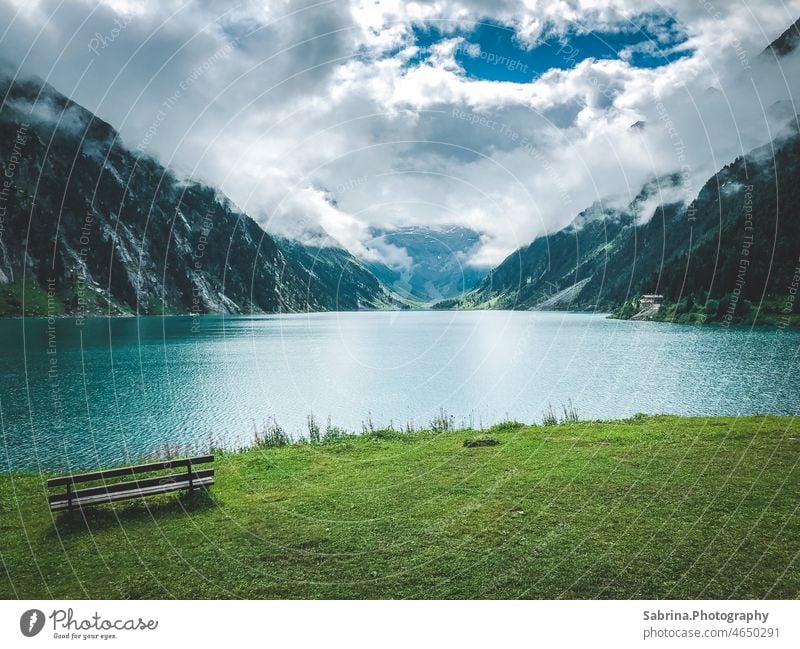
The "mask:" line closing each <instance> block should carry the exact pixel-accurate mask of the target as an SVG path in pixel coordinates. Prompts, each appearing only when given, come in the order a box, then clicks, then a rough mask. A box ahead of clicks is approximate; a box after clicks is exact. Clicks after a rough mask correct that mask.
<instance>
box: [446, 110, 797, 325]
mask: <svg viewBox="0 0 800 649" xmlns="http://www.w3.org/2000/svg"><path fill="white" fill-rule="evenodd" d="M798 177H800V134H798V129H797V123H796V120H793V122H791V123H790V124H789V125H787V128H786V129H785V130H784V131H783V132H782V133H780V134H779V135H778V137H776V138H775V140H774V141H773V142H771V143H769V144H767V145H765V146H763V147H760V148H758V149H755V150H753V151H751V152H750V153H749V154H748V155H746V156H744V157H740V158H738V159H737V160H735V161H734V162H732V163H731V164H729V165H727V166H726V167H724V168H723V169H721V170H720V171H719V172H718V173H716V174H715V175H714V176H713V177H711V178H709V179H708V181H707V182H706V183H705V185H704V186H703V188H702V190H701V191H700V192H699V194H698V196H697V197H696V198H695V199H694V200H693V201H692V202H691V203H690V204H689V205H683V204H681V203H680V202H677V203H676V202H670V201H669V200H666V199H668V197H670V196H674V195H675V194H676V192H674V191H672V190H673V189H675V187H676V184H677V183H678V182H679V178H678V177H676V176H672V177H666V178H659V179H656V180H653V181H652V182H650V183H648V185H647V186H645V187H644V188H642V190H641V192H640V193H639V195H638V196H637V197H636V199H635V200H634V201H633V202H632V203H631V204H630V205H628V206H626V207H625V208H624V209H614V208H611V207H609V206H608V205H603V204H596V205H594V206H592V207H591V208H589V210H586V211H584V212H583V213H581V214H579V215H578V217H576V219H575V220H574V221H573V223H572V224H571V225H570V226H568V227H567V228H565V229H564V230H561V231H560V232H556V233H554V234H551V235H549V236H546V237H541V238H538V239H536V240H535V241H533V243H531V244H530V245H529V246H528V247H526V248H523V249H520V250H518V251H516V252H514V253H513V254H512V255H510V256H509V257H508V258H507V259H506V260H505V261H504V262H503V263H502V264H500V266H498V267H497V268H496V269H494V270H493V271H492V272H491V273H489V275H488V276H487V277H486V279H485V280H484V281H483V282H481V283H480V284H479V285H478V286H477V287H476V288H475V289H474V290H473V291H471V292H469V293H467V294H465V295H463V296H461V297H459V298H458V299H456V300H451V301H445V302H442V303H440V304H439V305H438V306H439V307H441V308H452V307H455V308H510V309H531V308H572V309H599V310H611V309H613V308H615V307H619V306H620V305H621V304H622V303H624V302H626V301H629V300H635V299H636V297H637V296H638V295H640V294H643V293H660V294H663V295H664V296H665V300H666V302H668V303H673V304H679V303H681V302H682V301H683V304H684V306H686V303H687V301H688V302H689V308H693V305H698V304H699V305H704V308H703V314H704V315H703V317H704V318H711V319H722V318H724V317H725V315H726V314H727V313H728V311H729V310H730V309H731V308H733V310H734V312H735V314H736V316H737V317H739V316H742V315H743V313H742V311H743V310H746V309H748V308H750V307H749V306H748V303H750V304H755V305H759V304H760V305H761V307H762V308H763V309H765V310H770V309H771V310H773V311H775V310H778V309H782V308H784V307H785V306H786V301H787V296H789V295H790V294H791V293H790V292H791V287H792V285H793V282H794V279H793V278H795V276H796V273H797V268H798V265H800V261H799V260H798V256H800V217H798V213H797V210H798V206H800V187H798V183H797V178H798ZM654 197H655V198H659V197H663V198H664V199H665V200H661V201H659V203H660V204H659V205H658V207H656V208H655V211H654V212H652V213H651V214H645V215H644V217H645V219H646V220H643V219H642V206H647V205H650V204H651V201H652V199H653V198H654ZM734 302H736V303H738V306H737V305H736V304H734V306H733V307H731V304H732V303H734ZM798 303H799V302H798V301H794V302H793V304H790V307H791V308H793V309H794V310H795V313H796V312H797V306H798ZM736 309H738V311H736Z"/></svg>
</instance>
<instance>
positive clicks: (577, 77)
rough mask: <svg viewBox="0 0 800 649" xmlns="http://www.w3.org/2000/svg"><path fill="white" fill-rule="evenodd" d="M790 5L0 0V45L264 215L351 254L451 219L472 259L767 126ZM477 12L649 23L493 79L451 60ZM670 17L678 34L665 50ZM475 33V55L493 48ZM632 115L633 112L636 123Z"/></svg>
mask: <svg viewBox="0 0 800 649" xmlns="http://www.w3.org/2000/svg"><path fill="white" fill-rule="evenodd" d="M717 5H718V6H717ZM798 15H800V0H791V1H788V2H777V1H776V2H763V3H723V2H721V1H720V2H718V3H716V5H715V4H713V3H711V2H707V3H698V2H694V1H691V2H690V1H688V0H673V1H663V2H655V1H653V2H650V1H647V0H646V1H645V2H633V1H632V0H624V1H617V2H600V1H599V0H586V1H582V2H566V1H564V0H545V1H542V2H535V3H534V2H532V1H531V2H526V1H513V2H512V1H511V0H502V1H499V2H488V1H484V2H482V1H478V0H436V1H432V2H415V3H406V2H399V1H398V2H380V3H376V2H374V1H373V0H364V1H356V0H354V1H353V2H312V1H310V0H307V1H297V0H287V1H286V2H280V3H272V2H270V3H263V2H249V1H246V2H241V3H239V4H237V5H230V4H229V3H227V2H221V1H220V2H216V1H211V0H207V1H202V2H186V3H182V4H174V5H173V4H169V3H161V2H155V1H153V2H136V3H128V2H123V1H122V0H115V1H114V2H90V1H89V0H76V1H75V2H71V3H64V4H58V3H56V2H24V3H23V2H18V3H11V2H9V1H8V0H5V2H3V3H0V22H1V23H2V24H5V25H7V26H8V29H7V30H6V32H5V34H4V35H3V37H2V41H0V55H2V56H3V57H5V58H7V59H10V60H12V61H14V62H15V64H17V65H18V66H19V68H20V70H19V73H20V74H31V73H33V74H37V75H39V76H41V77H42V78H45V79H46V80H47V81H49V82H50V83H51V84H52V85H54V86H55V87H56V88H57V89H58V90H60V91H61V92H63V93H64V94H67V95H68V96H70V97H72V98H73V99H74V100H75V101H77V102H78V103H80V104H82V105H84V106H85V107H87V108H88V109H89V110H92V111H93V112H95V113H97V114H98V115H99V116H100V117H101V118H103V119H105V120H106V121H108V122H109V123H111V124H112V125H113V126H115V127H116V128H118V129H119V131H120V133H121V136H122V138H123V140H124V142H125V143H126V144H127V145H128V146H129V147H130V148H132V149H134V150H136V149H137V148H138V149H139V150H141V151H143V152H147V153H150V154H153V155H155V156H157V157H158V158H159V159H160V160H161V161H162V162H164V163H166V164H168V165H170V166H171V167H173V168H174V169H176V170H177V171H178V173H181V174H184V175H186V176H192V177H196V178H199V179H201V180H204V181H207V182H210V183H212V184H214V185H215V186H217V187H219V188H220V189H221V190H222V191H224V192H225V193H226V194H228V195H229V196H230V197H231V198H232V199H233V200H234V202H235V203H236V204H237V205H239V206H241V208H242V209H243V210H245V211H246V212H247V213H248V214H250V215H252V216H253V217H254V218H256V219H257V220H259V222H260V223H262V225H264V227H266V228H267V229H268V230H269V231H272V232H276V233H279V234H282V235H287V236H293V237H299V238H303V239H307V240H311V241H314V242H319V241H327V239H326V234H325V233H327V235H330V236H331V237H333V238H334V239H336V240H337V241H339V242H341V243H342V244H343V245H345V246H346V247H348V248H349V249H350V250H351V251H353V252H354V253H356V254H359V255H362V256H365V257H366V256H369V255H370V254H375V248H374V247H372V248H370V247H369V246H367V245H366V244H367V243H368V242H369V240H370V238H371V236H372V235H371V232H373V231H374V230H375V229H382V230H385V229H391V228H395V227H399V226H407V225H425V226H432V227H437V226H444V225H462V226H465V227H469V228H472V229H475V230H476V231H478V232H479V233H480V234H481V246H480V247H479V249H478V250H477V251H476V252H475V254H474V255H473V256H472V257H471V259H470V263H473V264H477V265H491V264H495V263H497V262H499V261H500V260H501V259H502V258H503V257H504V256H506V255H507V254H509V253H510V252H512V251H513V250H514V249H515V248H517V247H519V246H522V245H527V244H528V243H529V242H530V241H531V239H532V238H533V237H535V236H537V235H539V234H542V233H545V232H551V231H554V230H556V229H559V228H561V227H563V226H565V225H566V224H567V223H569V222H570V220H571V219H572V218H574V216H575V215H576V214H577V213H578V212H580V211H581V210H582V209H584V208H585V207H587V206H589V205H591V204H592V203H594V202H595V201H598V200H601V199H603V198H605V197H608V196H615V197H626V198H627V199H628V200H632V199H633V198H634V197H635V196H636V194H637V193H638V192H639V190H640V189H641V187H642V185H643V184H644V183H645V182H647V181H648V180H650V179H652V178H654V177H661V176H663V175H664V174H667V173H671V172H676V171H677V172H681V173H682V177H683V178H684V183H683V187H682V190H683V192H684V193H691V192H692V191H695V192H696V191H698V190H699V188H700V187H701V186H702V184H703V182H704V181H705V180H706V178H707V177H708V176H710V175H711V174H712V173H713V172H714V171H715V170H716V169H718V168H720V167H721V166H723V165H724V164H726V163H727V162H730V161H731V160H732V159H733V158H735V157H736V156H738V155H741V154H742V153H744V152H746V151H747V150H748V149H750V148H752V147H754V146H757V145H760V144H762V143H764V142H767V141H769V140H770V139H771V138H772V137H774V136H775V134H776V133H777V132H778V130H779V128H780V126H781V125H782V124H783V123H784V122H785V121H786V119H787V116H790V115H793V114H795V113H796V112H797V106H796V103H795V99H794V98H795V97H796V96H797V92H798V87H797V84H798V83H800V74H799V73H800V70H798V66H799V65H800V59H799V58H798V57H799V56H800V54H798V53H795V54H794V55H791V56H788V57H785V58H784V59H782V60H781V61H779V62H776V61H774V60H769V57H764V58H759V57H758V54H759V52H761V50H763V48H764V47H765V46H766V45H767V44H768V43H769V42H770V41H771V40H772V39H774V38H775V37H776V36H777V35H779V34H780V33H781V32H782V31H783V30H784V29H786V27H787V26H788V25H789V24H790V23H791V22H793V21H794V20H796V19H797V17H798ZM659 16H660V17H661V18H659ZM664 16H667V17H670V18H671V19H674V23H675V24H674V25H673V26H672V27H664V25H665V24H666V23H665V22H664V20H663V17H664ZM479 23H484V24H487V25H490V26H491V25H496V26H498V27H497V28H498V29H499V28H503V29H509V30H512V31H513V34H514V42H515V43H516V44H517V45H516V46H517V47H519V48H521V49H522V50H524V49H525V48H533V47H534V46H535V45H536V43H537V42H539V41H540V39H541V38H542V37H543V36H545V35H553V34H560V35H562V36H563V38H565V39H567V40H565V42H568V39H569V34H574V33H580V32H583V33H586V32H588V31H591V30H602V31H604V32H613V31H614V30H617V31H620V32H622V31H625V30H627V31H630V30H632V29H635V28H637V26H646V27H647V31H648V33H649V34H651V35H652V40H650V41H647V42H644V43H642V44H638V45H635V46H626V47H624V48H621V51H620V55H619V57H618V58H616V59H613V58H612V59H608V60H595V59H593V58H587V59H585V60H581V61H580V62H577V63H576V65H574V66H573V67H570V68H568V69H559V68H553V69H550V70H549V71H547V72H545V73H544V74H541V75H539V76H537V77H536V78H535V79H533V80H532V81H530V82H525V83H520V82H513V81H496V80H493V79H489V78H476V77H475V76H474V75H468V74H466V73H465V71H464V69H463V66H462V64H461V63H460V62H459V54H458V50H459V48H461V50H462V54H464V53H465V52H466V50H465V49H464V48H465V47H467V44H466V42H465V41H464V37H463V34H464V33H466V32H469V30H470V29H472V28H473V27H474V26H475V25H478V24H479ZM120 25H124V26H123V27H120ZM434 27H435V30H436V32H437V34H438V37H437V38H436V39H434V40H433V41H432V42H431V43H428V44H424V46H421V45H420V43H419V42H418V38H419V34H420V30H423V31H424V30H425V29H429V30H430V29H432V28H434ZM669 30H680V32H681V34H682V38H683V37H685V41H684V42H681V43H680V44H678V45H676V46H672V45H670V43H672V42H673V40H674V39H673V35H671V33H667V32H668V31H669ZM483 31H484V32H486V31H487V29H484V30H483ZM488 33H489V34H491V28H489V29H488ZM93 43H95V44H96V43H101V44H102V45H103V46H102V47H97V46H95V48H94V51H93V50H92V48H91V47H90V45H92V44H93ZM477 47H478V49H474V48H473V49H472V50H469V51H471V52H472V54H473V55H475V54H478V55H480V53H481V52H485V53H487V54H486V57H485V58H486V60H487V61H488V53H489V52H493V50H492V49H491V47H492V43H491V42H486V43H481V44H479V46H477ZM670 48H672V49H670ZM675 48H678V49H685V51H686V52H689V53H690V55H688V56H684V57H683V58H680V59H676V60H673V61H672V62H667V61H666V60H665V64H664V65H662V66H660V67H658V68H647V67H636V65H634V64H633V60H634V59H635V55H636V52H647V53H649V55H650V56H656V57H657V56H658V55H659V54H663V53H664V52H669V51H673V50H674V49H675ZM467 53H468V52H467ZM494 54H497V55H498V56H499V55H502V54H503V53H502V52H494ZM637 121H643V122H645V123H646V126H645V127H644V128H642V129H631V128H630V126H631V124H633V123H634V122H637ZM648 209H649V206H648ZM642 218H646V216H644V217H642ZM384 254H385V256H386V261H390V262H391V263H392V264H394V265H398V264H399V265H402V264H403V263H407V260H406V259H405V258H404V257H403V256H402V254H400V253H399V252H398V250H390V249H388V248H387V249H386V250H384Z"/></svg>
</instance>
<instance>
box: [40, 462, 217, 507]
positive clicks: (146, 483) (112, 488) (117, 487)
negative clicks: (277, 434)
mask: <svg viewBox="0 0 800 649" xmlns="http://www.w3.org/2000/svg"><path fill="white" fill-rule="evenodd" d="M213 475H214V469H204V470H202V471H193V472H192V480H193V481H197V480H200V479H203V478H208V477H210V476H213ZM176 482H180V483H183V482H185V483H186V484H187V485H188V484H189V474H188V473H171V474H170V475H162V476H156V477H154V478H145V479H143V480H130V481H128V482H113V483H110V484H105V485H99V486H97V487H87V488H85V489H78V490H76V491H73V492H72V500H73V502H74V501H75V499H76V498H84V497H86V496H97V495H99V494H112V493H117V492H121V491H132V490H134V489H143V488H146V487H154V486H158V485H166V484H173V483H176ZM66 499H67V494H66V493H60V494H55V495H53V496H48V498H47V500H48V501H49V502H51V503H52V502H57V501H60V500H66Z"/></svg>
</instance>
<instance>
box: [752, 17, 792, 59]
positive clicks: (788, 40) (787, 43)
mask: <svg viewBox="0 0 800 649" xmlns="http://www.w3.org/2000/svg"><path fill="white" fill-rule="evenodd" d="M798 43H800V19H798V20H797V21H796V22H795V23H793V24H792V25H790V26H789V27H788V28H787V29H786V31H785V32H783V33H782V34H781V35H780V36H778V38H776V39H775V40H774V41H772V42H771V43H770V44H769V45H768V46H767V47H766V48H764V51H762V52H761V54H760V56H761V57H770V56H774V57H777V58H780V57H783V56H786V55H787V54H791V53H792V52H793V51H794V50H795V49H796V48H797V45H798Z"/></svg>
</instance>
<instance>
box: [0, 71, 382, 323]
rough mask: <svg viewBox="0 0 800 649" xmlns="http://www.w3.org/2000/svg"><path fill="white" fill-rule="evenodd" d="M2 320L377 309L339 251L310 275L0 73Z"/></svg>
mask: <svg viewBox="0 0 800 649" xmlns="http://www.w3.org/2000/svg"><path fill="white" fill-rule="evenodd" d="M0 96H2V97H3V98H4V100H3V103H2V106H1V107H0V166H2V181H1V182H0V314H2V315H18V314H22V313H27V314H43V313H73V314H76V315H82V314H91V313H111V314H121V313H140V314H151V313H164V312H166V313H173V312H174V313H191V312H195V313H206V312H227V313H238V312H251V311H253V312H280V311H285V312H291V311H310V310H329V309H340V310H352V309H362V308H381V307H385V306H388V305H391V304H393V301H394V296H393V295H392V293H391V291H389V290H388V289H386V287H385V286H383V285H382V284H381V283H380V282H379V281H378V280H377V279H376V278H375V277H374V276H373V275H372V274H371V273H370V272H369V271H368V270H367V269H365V268H364V267H363V266H362V265H361V264H360V263H359V262H357V261H356V260H355V259H353V258H352V256H350V255H349V253H347V252H345V251H343V250H340V251H339V252H338V253H336V258H337V259H338V263H334V264H326V265H325V266H324V267H322V266H319V265H318V266H317V267H315V268H314V269H311V268H309V267H308V266H307V265H306V264H304V262H303V260H302V259H300V258H298V254H297V249H296V248H292V249H291V250H290V251H289V252H290V254H287V252H286V251H284V250H282V249H281V247H280V246H279V245H278V243H277V242H276V241H275V239H273V238H272V237H271V236H269V235H267V234H266V233H265V232H264V231H263V230H262V229H261V228H260V227H259V225H258V224H257V223H255V222H254V221H253V220H252V219H251V218H250V217H248V216H247V215H246V214H243V213H242V212H241V211H239V210H238V209H237V208H236V207H235V206H234V205H233V204H232V203H231V201H230V200H228V199H227V198H226V197H225V196H223V195H221V194H219V193H218V192H216V191H215V190H214V189H212V188H210V187H207V186H205V185H203V184H200V183H196V182H192V181H186V180H182V179H179V178H178V177H176V176H175V175H174V174H173V173H171V172H170V171H169V170H167V169H165V168H164V167H163V166H161V165H160V164H159V163H157V162H156V161H154V160H152V159H150V158H147V157H139V156H137V155H135V154H134V153H133V152H132V151H131V150H129V149H128V148H126V147H125V146H124V145H123V144H122V143H121V141H120V139H119V136H118V134H117V133H116V131H115V130H114V129H113V128H112V127H111V126H110V125H108V124H107V123H105V122H103V121H102V120H100V119H99V118H97V117H96V116H94V115H93V114H92V113H90V112H89V111H87V110H85V109H84V108H82V107H81V106H79V105H77V104H75V103H74V102H72V101H70V100H69V99H68V98H66V97H65V96H63V95H61V94H60V93H58V92H57V91H56V90H55V89H53V88H52V87H50V86H49V85H47V84H44V83H43V82H42V81H40V80H36V79H25V80H16V81H14V82H13V83H12V81H11V80H10V78H9V77H8V76H7V75H5V76H3V75H2V74H1V73H0Z"/></svg>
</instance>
